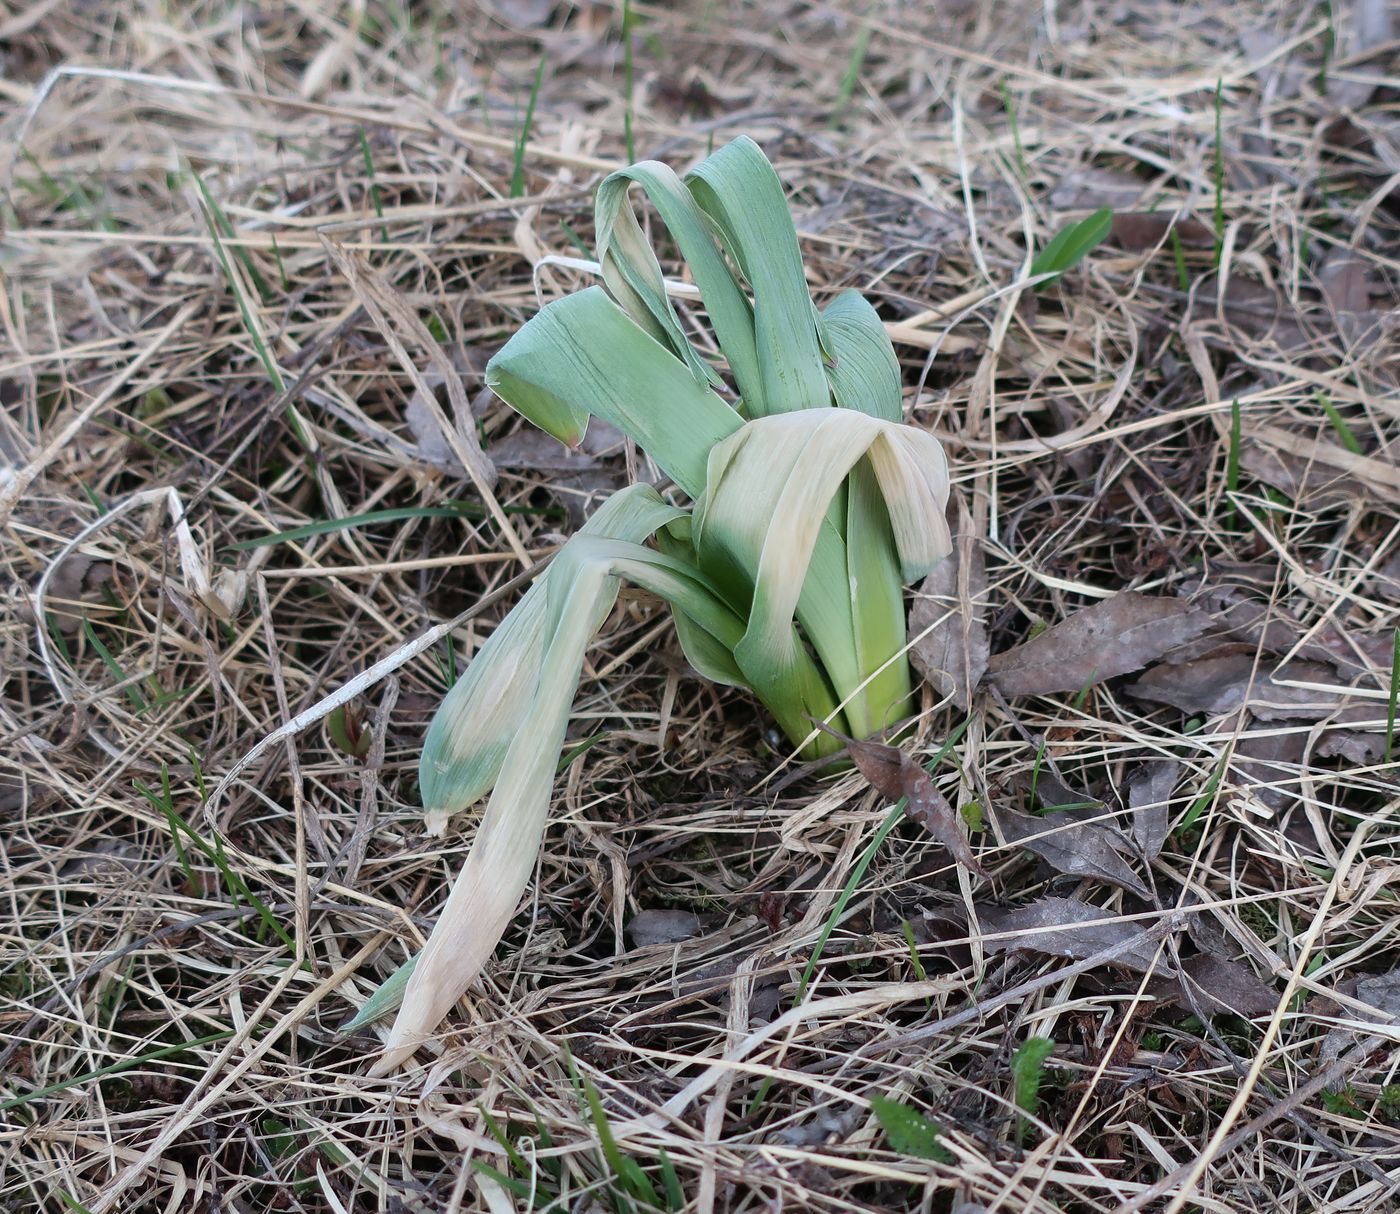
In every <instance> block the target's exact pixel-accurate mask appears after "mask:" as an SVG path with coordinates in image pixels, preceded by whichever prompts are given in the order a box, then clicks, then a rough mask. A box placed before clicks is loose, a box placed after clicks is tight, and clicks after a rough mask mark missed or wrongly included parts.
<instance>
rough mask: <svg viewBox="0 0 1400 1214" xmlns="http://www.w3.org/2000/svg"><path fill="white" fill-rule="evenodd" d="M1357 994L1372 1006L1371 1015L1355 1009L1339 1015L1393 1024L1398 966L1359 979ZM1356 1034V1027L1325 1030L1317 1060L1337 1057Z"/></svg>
mask: <svg viewBox="0 0 1400 1214" xmlns="http://www.w3.org/2000/svg"><path fill="white" fill-rule="evenodd" d="M1356 997H1357V998H1358V999H1359V1000H1360V1001H1361V1002H1362V1003H1365V1004H1368V1005H1369V1006H1370V1007H1371V1008H1373V1009H1375V1010H1374V1014H1368V1013H1367V1012H1363V1011H1361V1010H1359V1009H1357V1008H1345V1009H1343V1011H1342V1015H1343V1016H1345V1017H1346V1018H1347V1019H1348V1020H1362V1021H1373V1022H1374V1023H1376V1024H1386V1023H1394V1022H1395V1021H1396V1019H1397V1018H1400V969H1396V970H1391V971H1390V972H1389V973H1387V974H1377V975H1374V976H1372V977H1367V978H1362V979H1361V980H1360V981H1359V982H1357V984H1356ZM1356 1036H1358V1033H1357V1030H1355V1029H1349V1028H1342V1027H1340V1026H1338V1027H1336V1028H1331V1029H1328V1030H1327V1036H1326V1037H1324V1038H1323V1039H1322V1046H1321V1048H1320V1049H1319V1050H1318V1061H1319V1062H1320V1063H1327V1062H1330V1061H1331V1060H1332V1059H1333V1058H1337V1057H1339V1056H1340V1055H1341V1052H1342V1050H1343V1049H1345V1048H1346V1046H1347V1044H1348V1042H1350V1041H1352V1040H1353V1039H1354V1038H1355V1037H1356Z"/></svg>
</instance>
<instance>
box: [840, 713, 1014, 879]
mask: <svg viewBox="0 0 1400 1214" xmlns="http://www.w3.org/2000/svg"><path fill="white" fill-rule="evenodd" d="M816 724H817V728H818V729H820V730H822V731H823V732H825V733H829V734H831V735H832V737H835V738H840V739H841V740H842V741H843V742H845V744H846V749H847V750H848V751H850V755H851V761H852V762H853V763H855V765H856V768H857V770H859V772H860V774H861V775H863V776H864V777H865V778H866V779H867V780H869V781H870V786H871V787H872V788H874V789H875V791H876V792H878V793H879V794H880V795H881V796H882V797H884V798H885V799H886V800H888V801H890V802H891V803H893V802H895V801H898V800H899V799H900V798H901V797H907V798H908V801H909V804H908V807H907V808H906V810H905V813H906V814H908V816H909V818H910V819H911V820H912V821H914V822H917V823H918V824H919V825H920V826H922V827H923V828H924V829H925V830H926V831H928V833H929V834H931V835H932V836H933V837H934V838H935V839H937V840H938V841H939V842H940V843H941V844H943V846H944V847H946V848H947V849H948V850H949V851H950V852H951V853H952V855H953V859H955V860H956V861H957V862H958V863H959V864H961V865H962V866H963V867H964V868H968V869H971V870H972V871H973V872H974V873H976V874H977V875H978V876H979V877H985V876H986V875H987V873H986V871H985V870H984V869H983V868H982V866H981V865H980V864H978V863H977V857H976V856H974V855H973V854H972V848H971V847H970V846H969V844H968V842H967V836H966V835H964V834H963V828H962V823H961V822H960V821H959V820H958V814H957V811H956V810H954V808H953V807H952V806H951V805H950V804H949V803H948V798H947V797H945V796H944V795H943V794H942V793H941V792H939V791H938V789H937V788H935V787H934V784H933V780H932V779H931V778H930V777H929V774H928V772H926V771H925V770H924V769H923V768H922V767H920V766H919V764H918V763H916V762H915V761H914V760H913V759H911V758H910V757H909V756H908V755H906V754H905V753H904V752H903V751H902V750H900V749H899V748H898V747H896V746H886V745H884V744H883V743H880V742H859V741H857V740H856V739H855V738H848V737H846V736H845V735H844V734H841V733H838V732H837V731H836V730H834V729H830V728H828V727H827V726H825V725H823V724H821V722H817V723H816Z"/></svg>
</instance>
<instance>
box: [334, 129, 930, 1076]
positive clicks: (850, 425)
mask: <svg viewBox="0 0 1400 1214" xmlns="http://www.w3.org/2000/svg"><path fill="white" fill-rule="evenodd" d="M634 185H636V186H640V187H641V189H642V192H643V193H644V194H645V195H646V197H647V198H648V199H649V200H650V202H651V204H652V205H653V207H654V208H655V210H656V212H657V214H658V215H659V217H660V219H661V220H662V222H664V224H665V225H666V227H667V228H668V229H669V231H670V234H671V236H672V238H673V239H674V240H675V242H676V245H677V246H678V247H679V250H680V252H681V255H682V256H683V257H684V259H685V261H686V264H687V265H688V266H689V268H690V272H691V275H692V276H693V279H694V282H695V285H696V287H697V288H698V289H699V292H700V296H701V298H702V300H703V304H704V309H705V313H706V315H707V316H708V318H709V323H710V326H711V328H712V330H713V334H714V338H715V342H716V344H717V345H718V348H719V353H720V356H721V359H722V365H724V366H726V367H727V369H728V372H729V374H730V376H731V377H732V380H733V385H734V389H735V390H736V391H737V399H734V400H732V401H731V400H730V399H729V397H730V396H731V395H733V394H732V393H731V391H730V389H729V387H728V386H727V385H726V383H725V381H724V380H723V379H722V378H721V376H720V374H719V371H718V370H717V369H716V362H717V361H718V360H712V359H710V358H707V357H706V356H705V355H703V354H702V353H701V352H699V351H697V350H696V349H695V347H694V346H693V345H692V344H691V342H690V341H689V340H688V338H687V337H686V328H685V325H684V324H683V322H682V320H681V318H680V317H679V316H678V315H677V314H676V311H675V309H674V308H673V307H672V304H671V301H670V299H669V297H668V295H667V291H666V284H665V281H664V280H663V277H662V273H661V267H660V265H659V264H658V262H657V259H656V256H655V254H654V253H653V252H652V249H651V247H650V246H649V245H648V244H647V242H646V239H645V237H644V236H643V233H642V228H641V225H640V223H639V222H638V220H637V216H636V214H635V213H634V211H633V209H632V202H633V200H632V197H631V189H632V187H633V186H634ZM596 220H597V240H598V259H599V262H600V263H601V265H602V269H603V279H604V282H605V283H606V285H607V290H603V289H602V288H601V287H590V288H588V289H587V290H584V291H581V292H579V293H578V294H576V295H572V296H569V297H568V298H565V299H560V300H558V301H556V302H554V303H551V304H549V305H548V306H546V307H545V308H544V309H543V310H542V311H541V312H540V313H539V314H538V315H537V316H536V317H535V318H534V319H533V320H531V321H530V322H529V323H528V324H526V325H525V327H524V328H523V329H521V330H520V332H519V333H517V334H516V335H515V336H514V337H513V338H512V339H511V340H510V342H508V343H507V345H506V346H505V347H504V349H502V350H501V352H500V353H499V354H498V355H496V357H495V358H494V359H492V360H491V362H490V364H489V365H488V367H487V382H488V383H489V384H490V385H491V387H492V388H493V389H494V390H495V392H496V393H497V394H498V395H499V396H500V397H501V398H502V399H503V400H504V401H505V402H506V403H507V404H509V405H510V406H511V407H512V408H514V409H516V410H518V411H519V412H520V413H522V414H523V415H524V416H525V417H527V418H529V419H530V420H531V421H532V422H534V423H535V424H536V425H537V426H539V427H541V428H542V429H544V430H546V431H548V432H549V433H550V434H552V435H554V437H556V438H558V439H560V440H561V441H563V442H565V443H568V444H570V445H576V444H578V443H579V442H580V441H581V440H582V439H583V435H584V431H585V429H586V428H587V425H588V419H589V418H590V417H598V418H601V419H603V420H604V421H606V422H610V423H611V424H612V425H614V426H616V427H617V428H618V429H619V430H621V431H622V432H623V433H624V434H626V435H627V436H628V437H629V438H630V439H632V440H633V441H634V442H636V443H637V445H638V446H639V447H641V448H642V449H643V450H644V451H646V452H647V454H649V455H650V456H651V458H652V459H653V460H654V461H655V462H656V464H657V465H658V466H659V467H660V468H661V470H662V471H663V472H665V474H666V475H667V476H668V477H669V478H670V479H671V480H672V481H673V482H674V483H675V485H676V487H677V489H678V490H679V491H680V493H682V494H684V495H686V496H688V497H689V498H690V499H691V500H692V501H693V502H694V506H693V508H692V509H690V510H686V509H683V508H681V507H679V506H676V505H673V504H671V503H670V502H668V501H667V500H665V499H664V498H662V497H661V496H660V495H659V494H658V493H656V491H655V490H653V489H652V488H650V487H649V486H646V485H634V486H632V487H630V488H627V489H623V490H621V491H620V492H618V493H616V494H614V495H613V496H612V497H611V498H609V499H608V500H607V501H606V502H604V503H603V505H602V506H601V507H599V509H598V510H597V512H596V513H595V514H594V515H593V517H592V518H591V519H589V521H588V523H587V524H586V525H585V526H584V527H583V529H582V530H581V531H580V532H579V534H578V535H576V536H574V537H573V538H572V539H571V540H569V541H568V543H566V544H565V545H564V546H563V548H561V549H560V551H559V553H558V555H557V556H556V557H555V558H554V560H553V562H552V563H551V564H550V565H549V566H548V568H547V569H545V571H544V572H543V573H542V574H541V575H540V576H539V577H538V578H537V579H536V580H535V583H534V585H533V586H532V587H531V588H530V590H529V591H528V592H527V593H526V594H525V596H524V597H523V598H522V599H521V601H520V603H519V604H518V605H517V606H516V608H515V609H514V610H513V611H512V612H511V613H510V615H509V616H508V617H507V618H506V620H505V621H504V622H503V623H502V624H501V625H500V626H499V627H498V628H497V629H496V631H495V632H494V633H493V634H492V636H491V638H490V639H489V640H488V641H487V642H486V644H485V645H483V646H482V648H481V650H480V652H479V653H477V655H476V656H475V658H473V660H472V662H471V664H470V665H469V666H468V668H467V670H466V673H465V674H464V675H463V676H462V678H460V679H459V680H458V681H457V682H456V684H455V685H454V686H453V688H452V690H451V691H450V692H449V693H448V695H447V698H446V699H445V700H444V701H443V704H442V707H441V708H440V709H439V710H438V713H437V716H436V717H435V718H434V720H433V723H432V726H431V728H430V729H429V731H428V736H427V740H426V742H425V744H424V747H423V757H422V766H421V772H420V783H421V787H422V792H423V804H424V806H425V808H426V809H427V812H428V814H429V817H430V822H431V823H432V824H433V825H435V826H437V827H438V828H439V829H440V828H441V825H442V824H443V823H445V821H446V819H447V817H448V816H449V815H451V814H454V813H456V812H457V811H458V810H461V809H465V808H466V807H467V806H468V805H470V804H471V803H472V802H474V801H476V800H477V799H478V798H480V797H482V796H484V795H485V794H487V793H488V792H489V793H490V794H491V797H490V800H489V802H488V803H487V806H486V812H485V815H484V817H483V818H482V821H481V826H480V828H479V829H478V831H477V836H476V841H475V843H474V845H473V846H472V849H471V853H470V854H469V855H468V857H467V861H466V864H465V866H464V867H463V869H462V872H461V874H460V875H459V876H458V878H457V881H456V883H455V885H454V886H453V888H452V893H451V895H450V896H449V898H448V900H447V904H446V905H445V906H444V907H443V909H442V914H441V915H440V917H439V919H438V923H437V926H436V927H435V928H434V929H433V932H432V935H431V937H430V938H429V940H428V943H427V945H426V947H425V948H424V949H423V952H422V953H421V954H420V956H419V957H418V958H416V959H415V961H414V962H410V963H409V964H408V965H407V966H405V967H404V968H403V969H402V970H401V971H400V972H399V973H398V974H396V975H395V976H394V977H393V978H391V979H390V980H389V982H388V983H386V984H385V986H384V987H383V988H381V990H380V992H379V993H378V994H376V996H375V997H374V998H373V999H372V1000H371V1003H370V1005H369V1006H367V1007H366V1008H365V1010H364V1011H363V1012H362V1013H361V1015H360V1016H359V1017H357V1018H356V1021H355V1023H364V1022H365V1021H366V1020H368V1019H371V1018H373V1017H374V1016H377V1015H381V1014H383V1013H384V1012H386V1011H387V1010H389V1009H390V1008H391V1007H392V1006H393V1004H394V1002H395V1001H396V1000H397V999H399V997H400V995H401V997H402V1006H401V1007H400V1009H399V1014H398V1018H397V1019H396V1020H395V1022H394V1025H393V1028H392V1030H391V1031H390V1034H389V1041H388V1044H387V1049H386V1053H385V1055H384V1056H383V1059H382V1060H381V1061H380V1063H379V1064H378V1067H377V1069H378V1070H379V1071H381V1072H382V1071H386V1070H388V1069H390V1068H392V1067H394V1066H397V1065H398V1064H399V1063H400V1062H402V1061H403V1060H404V1059H405V1058H406V1057H407V1056H408V1055H409V1054H410V1053H411V1052H412V1050H413V1048H414V1046H415V1045H416V1044H417V1043H418V1042H420V1041H421V1040H422V1039H423V1038H424V1037H425V1035H427V1034H429V1033H431V1032H432V1031H433V1030H434V1029H435V1028H436V1026H437V1024H438V1023H439V1021H441V1020H442V1018H443V1016H444V1015H446V1013H447V1011H448V1010H449V1008H451V1006H452V1004H453V1003H454V1002H455V1001H456V1000H457V998H458V997H459V996H460V995H461V994H462V993H463V992H464V991H465V990H466V988H467V986H468V984H470V983H471V981H472V980H473V979H474V978H475V977H476V975H477V973H478V972H479V971H480V970H481V967H482V966H483V964H484V963H485V962H486V961H487V959H488V958H489V957H490V956H491V953H492V950H493V949H494V948H495V946H496V944H497V942H498V941H499V940H500V938H501V936H502V934H503V933H504V931H505V929H506V926H507V924H508V922H509V920H510V918H511V916H512V915H513V914H514V912H515V908H516V906H517V904H518V903H519V901H520V896H521V894H522V893H523V891H524V889H525V886H526V884H527V883H528V881H529V878H530V873H531V872H532V871H533V869H534V864H535V857H536V854H537V852H538V850H539V846H540V840H541V837H542V836H543V833H544V828H545V821H546V817H547V815H548V812H549V804H550V793H551V788H552V785H553V782H554V775H555V770H556V767H557V765H558V761H559V754H560V750H561V748H562V746H563V744H564V740H565V731H566V728H567V725H568V721H569V711H570V708H571V706H572V702H573V698H574V695H575V693H576V691H577V689H578V682H579V678H580V674H581V670H582V665H583V657H584V651H585V650H586V649H587V648H588V645H589V643H590V642H591V640H592V639H593V636H594V634H595V633H596V632H597V631H598V629H599V628H600V627H601V626H602V624H603V621H604V620H605V619H606V618H607V616H608V613H609V612H610V610H611V609H612V606H613V603H614V602H615V600H616V598H617V593H618V589H619V586H620V585H621V583H622V582H623V581H626V582H630V583H632V584H634V585H636V586H640V587H642V588H643V589H645V590H647V591H650V592H651V593H653V594H655V595H657V596H659V597H660V598H662V599H664V600H665V601H666V602H667V603H668V604H669V605H670V608H671V614H672V617H673V618H674V620H675V624H676V633H677V635H678V637H679V639H680V643H681V648H682V649H683V650H684V652H685V655H686V658H687V659H688V660H689V662H690V664H691V665H692V666H694V667H695V669H696V670H697V671H699V672H700V673H701V674H702V675H704V676H705V677H707V678H710V679H713V680H714V681H716V682H718V683H725V684H729V685H731V686H736V687H745V688H748V689H749V690H750V691H752V692H753V693H754V695H756V696H757V697H758V698H759V699H760V700H761V701H762V702H763V704H764V705H765V706H766V707H767V709H768V711H769V712H770V713H771V714H772V716H773V718H774V719H775V720H776V721H777V723H778V725H779V726H781V728H782V730H783V732H784V733H785V734H786V735H787V737H788V738H789V739H790V740H791V742H792V744H793V746H794V747H796V748H797V749H798V750H799V751H800V752H801V753H802V754H803V755H804V756H807V757H818V756H820V755H823V754H827V753H830V752H831V751H832V750H833V749H835V748H837V747H839V746H840V742H839V741H837V740H834V739H833V738H832V736H831V735H829V734H826V733H822V732H819V731H817V730H815V729H814V728H813V727H812V720H813V719H816V720H819V721H824V722H827V723H829V724H830V725H831V726H832V727H834V728H835V729H836V730H838V731H841V732H844V733H847V734H850V735H853V736H855V737H860V738H863V737H867V736H869V735H870V734H872V733H875V732H877V731H879V730H882V729H884V728H886V727H888V726H890V725H892V724H894V723H895V722H897V721H899V720H900V719H901V718H903V717H904V716H906V715H907V714H908V712H909V711H910V707H911V703H910V691H911V684H910V675H909V667H908V663H907V661H906V659H905V622H904V621H905V616H904V593H903V586H904V583H905V582H908V581H911V580H913V579H915V578H919V577H922V576H923V575H924V574H925V573H927V572H928V571H929V569H930V568H931V567H932V566H933V565H935V564H936V563H937V562H938V561H940V560H941V559H942V558H943V557H944V556H946V555H947V553H948V551H949V539H948V529H947V523H946V521H945V517H944V507H945V505H946V504H947V498H948V470H947V463H946V461H945V459H944V456H943V451H942V448H941V447H940V446H939V444H938V442H937V440H936V439H934V438H933V436H932V435H930V434H927V433H925V432H924V431H922V430H919V429H916V428H914V427H913V426H907V425H904V424H903V423H902V420H901V419H902V416H903V412H902V408H901V397H900V372H899V365H898V363H897V361H896V360H895V355H894V350H893V348H892V347H891V345H890V341H889V338H888V337H887V336H886V334H885V330H884V327H883V325H882V324H881V323H880V320H879V317H878V316H877V315H876V314H875V311H874V309H873V308H872V307H871V306H870V305H869V304H868V303H867V302H866V301H865V300H864V299H863V298H861V296H860V295H858V294H857V293H856V292H854V291H845V292H843V293H841V294H840V295H838V296H837V297H836V298H835V299H833V300H832V301H831V302H830V303H829V304H828V305H827V307H826V308H825V309H824V310H822V311H818V310H817V308H816V307H815V306H814V304H813V303H812V299H811V297H810V295H809V294H808V291H807V284H806V279H805V277H804V275H803V270H802V259H801V254H800V251H799V249H798V243H797V233H796V230H795V229H794V227H793V223H792V218H791V215H790V214H789V212H788V207H787V202H786V199H785V197H784V195H783V190H782V186H781V184H780V182H779V180H778V177H777V174H776V173H775V172H774V171H773V167H772V165H770V164H769V163H768V160H767V159H766V158H765V157H764V155H763V153H762V152H761V151H760V150H759V148H758V146H757V145H756V144H755V143H753V142H752V141H751V140H749V139H743V138H741V139H738V140H735V141H734V142H733V143H731V144H729V145H728V146H727V147H725V148H722V149H721V150H720V151H718V152H716V153H715V154H714V155H712V156H710V157H709V158H708V159H707V160H705V161H703V162H702V163H701V164H700V165H698V166H697V167H696V168H695V169H694V171H693V172H691V173H690V174H689V176H688V177H687V178H686V180H685V181H682V180H681V179H680V178H679V177H677V176H676V175H675V173H673V172H672V171H671V170H670V169H668V168H667V167H666V166H665V165H663V164H659V163H655V162H647V163H643V164H637V165H633V166H632V167H631V168H628V169H623V170H621V171H620V172H617V173H614V174H612V176H610V177H608V178H607V179H606V180H605V181H604V182H603V184H602V185H601V186H600V187H599V190H598V197H597V213H596ZM648 540H650V541H652V543H654V545H655V546H654V547H650V546H648V545H647V541H648Z"/></svg>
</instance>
